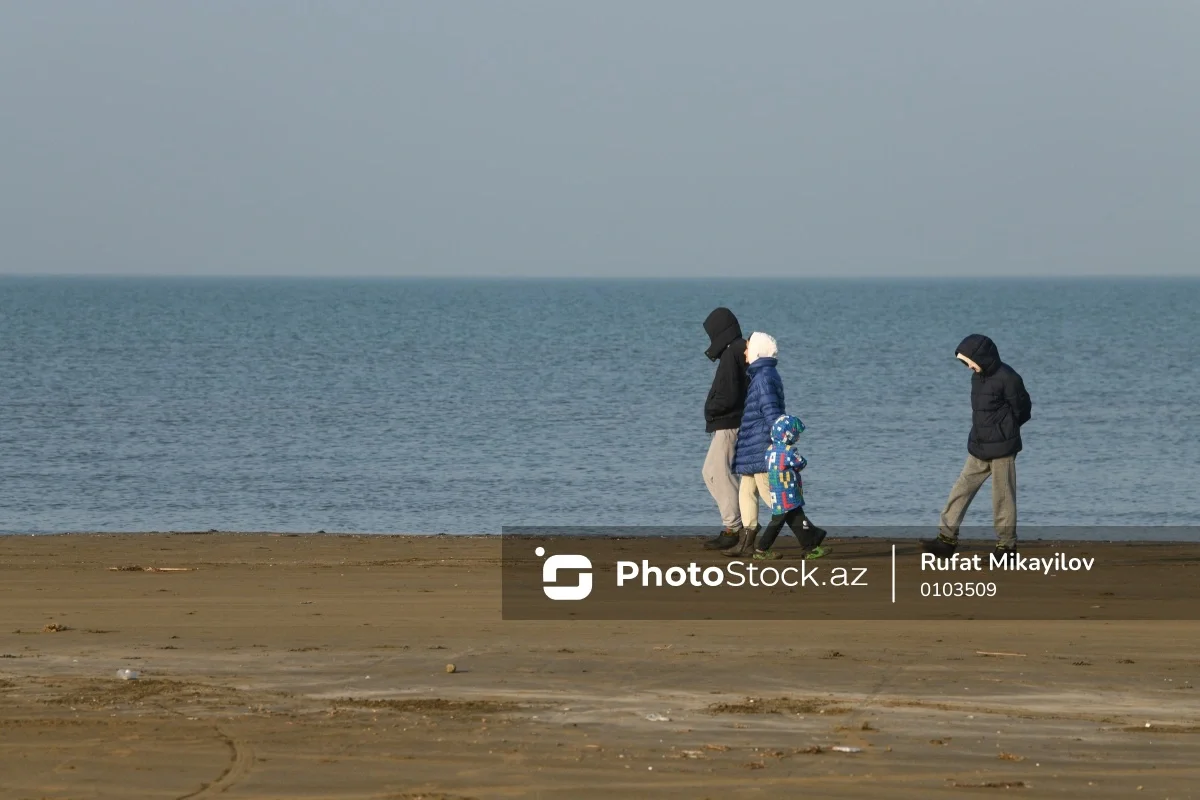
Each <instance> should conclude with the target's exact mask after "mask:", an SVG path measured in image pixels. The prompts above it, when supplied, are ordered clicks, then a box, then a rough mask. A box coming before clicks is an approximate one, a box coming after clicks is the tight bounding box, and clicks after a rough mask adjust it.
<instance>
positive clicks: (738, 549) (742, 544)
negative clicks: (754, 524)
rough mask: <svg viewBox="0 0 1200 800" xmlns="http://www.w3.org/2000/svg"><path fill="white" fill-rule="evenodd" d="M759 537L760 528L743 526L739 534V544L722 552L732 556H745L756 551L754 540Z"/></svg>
mask: <svg viewBox="0 0 1200 800" xmlns="http://www.w3.org/2000/svg"><path fill="white" fill-rule="evenodd" d="M756 539H758V528H742V532H741V533H740V534H739V535H738V540H737V544H735V545H734V546H733V547H731V548H729V549H728V550H722V551H721V552H722V553H724V554H725V555H727V556H729V557H730V558H745V557H746V556H748V555H750V554H751V553H753V552H754V542H755V540H756Z"/></svg>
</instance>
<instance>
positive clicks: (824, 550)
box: [804, 545, 829, 561]
mask: <svg viewBox="0 0 1200 800" xmlns="http://www.w3.org/2000/svg"><path fill="white" fill-rule="evenodd" d="M827 555H829V548H828V547H821V545H817V546H816V547H814V548H813V549H812V550H809V551H808V555H806V556H805V557H804V559H805V561H812V560H813V559H814V558H821V557H822V556H827Z"/></svg>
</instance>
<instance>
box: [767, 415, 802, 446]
mask: <svg viewBox="0 0 1200 800" xmlns="http://www.w3.org/2000/svg"><path fill="white" fill-rule="evenodd" d="M802 433H804V423H803V422H801V421H800V418H799V417H793V416H792V415H791V414H784V415H783V416H781V417H780V418H779V419H777V420H775V424H774V425H772V426H771V441H772V442H774V443H775V444H779V445H783V446H784V447H789V446H791V445H793V444H795V443H796V441H797V440H798V439H799V438H800V434H802Z"/></svg>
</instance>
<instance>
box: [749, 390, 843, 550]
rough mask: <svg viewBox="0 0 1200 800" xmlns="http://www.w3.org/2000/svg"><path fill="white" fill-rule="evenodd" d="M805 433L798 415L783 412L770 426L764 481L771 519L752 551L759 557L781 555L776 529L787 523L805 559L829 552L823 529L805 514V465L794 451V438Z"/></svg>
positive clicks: (803, 459)
mask: <svg viewBox="0 0 1200 800" xmlns="http://www.w3.org/2000/svg"><path fill="white" fill-rule="evenodd" d="M803 432H804V423H803V422H801V421H800V419H799V417H793V416H791V415H788V414H784V415H783V416H781V417H779V418H778V419H777V420H775V424H774V425H772V426H771V446H770V448H768V449H767V458H766V464H767V484H768V488H769V490H770V498H771V522H770V524H768V525H767V527H766V530H764V531H763V535H762V539H761V540H760V541H759V543H758V546H757V547H756V548H755V550H754V558H756V559H758V560H774V559H777V558H780V557H781V556H780V554H779V551H778V550H772V549H771V546H772V545H773V544H775V539H776V538H778V536H779V532H780V531H781V530H782V529H783V526H784V524H785V523H786V524H787V526H788V527H789V528H791V529H792V533H794V534H796V538H797V539H799V540H800V547H801V549H802V550H804V551H805V552H806V555H805V558H809V559H813V558H820V557H821V556H823V555H825V554H826V553H828V552H829V551H828V550H827V549H825V548H824V547H822V546H821V543H822V542H824V541H825V531H824V530H822V529H821V528H818V527H817V526H816V525H814V524H812V521H811V520H809V518H808V517H807V516H805V514H804V483H803V481H802V480H801V478H800V472H801V471H802V470H803V469H804V468H805V467H806V466H808V461H807V460H806V459H805V458H804V456H802V455H800V453H799V452H797V451H796V441H797V440H798V439H799V438H800V434H801V433H803Z"/></svg>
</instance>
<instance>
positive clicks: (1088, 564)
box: [921, 553, 1096, 575]
mask: <svg viewBox="0 0 1200 800" xmlns="http://www.w3.org/2000/svg"><path fill="white" fill-rule="evenodd" d="M1095 563H1096V559H1094V558H1077V557H1074V556H1067V555H1065V554H1063V553H1055V554H1054V555H1052V556H1026V555H1021V554H1020V553H991V554H989V555H988V557H987V558H986V559H985V558H984V556H983V555H982V554H981V553H975V554H974V555H970V556H965V555H960V554H958V553H955V554H954V555H952V556H950V557H949V558H938V557H937V556H935V555H934V554H933V553H922V554H921V570H922V571H924V570H927V569H929V570H936V571H941V572H947V571H961V572H982V571H983V570H985V569H987V570H1005V571H1008V572H1041V573H1042V574H1044V575H1049V574H1050V573H1052V572H1081V571H1082V572H1087V571H1090V570H1091V568H1092V567H1093V566H1094V565H1095Z"/></svg>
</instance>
